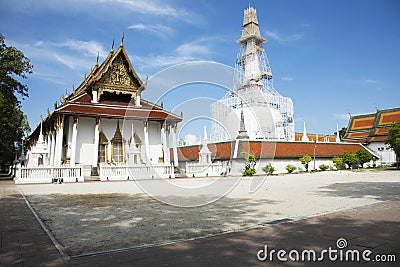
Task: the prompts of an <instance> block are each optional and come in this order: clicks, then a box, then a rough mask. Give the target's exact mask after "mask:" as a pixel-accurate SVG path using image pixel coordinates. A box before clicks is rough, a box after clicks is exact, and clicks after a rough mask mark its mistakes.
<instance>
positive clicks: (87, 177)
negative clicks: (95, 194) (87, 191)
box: [84, 176, 100, 182]
mask: <svg viewBox="0 0 400 267" xmlns="http://www.w3.org/2000/svg"><path fill="white" fill-rule="evenodd" d="M84 179H85V182H93V181H100V176H85V177H84Z"/></svg>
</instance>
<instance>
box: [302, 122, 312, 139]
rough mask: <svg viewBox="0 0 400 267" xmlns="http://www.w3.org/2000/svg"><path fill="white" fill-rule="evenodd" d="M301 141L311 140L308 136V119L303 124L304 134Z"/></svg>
mask: <svg viewBox="0 0 400 267" xmlns="http://www.w3.org/2000/svg"><path fill="white" fill-rule="evenodd" d="M301 141H302V142H308V141H310V139H309V138H308V136H307V129H306V121H304V125H303V136H302V137H301Z"/></svg>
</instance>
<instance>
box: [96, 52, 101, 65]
mask: <svg viewBox="0 0 400 267" xmlns="http://www.w3.org/2000/svg"><path fill="white" fill-rule="evenodd" d="M99 57H100V51H97V58H96V68H97V67H99Z"/></svg>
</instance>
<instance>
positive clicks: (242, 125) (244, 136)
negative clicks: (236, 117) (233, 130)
mask: <svg viewBox="0 0 400 267" xmlns="http://www.w3.org/2000/svg"><path fill="white" fill-rule="evenodd" d="M236 139H249V136H248V134H247V131H246V126H245V123H244V114H243V107H242V108H241V110H240V122H239V134H238V136H237V137H236Z"/></svg>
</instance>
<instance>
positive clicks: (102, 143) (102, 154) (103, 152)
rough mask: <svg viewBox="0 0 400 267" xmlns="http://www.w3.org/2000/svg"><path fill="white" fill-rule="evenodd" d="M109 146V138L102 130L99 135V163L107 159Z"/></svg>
mask: <svg viewBox="0 0 400 267" xmlns="http://www.w3.org/2000/svg"><path fill="white" fill-rule="evenodd" d="M107 146H108V139H107V137H106V136H105V134H104V133H103V131H101V132H100V136H99V150H98V151H99V152H98V161H99V163H103V162H106V161H107Z"/></svg>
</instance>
